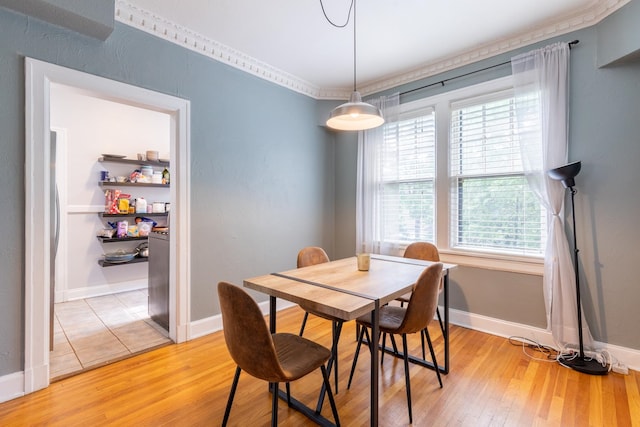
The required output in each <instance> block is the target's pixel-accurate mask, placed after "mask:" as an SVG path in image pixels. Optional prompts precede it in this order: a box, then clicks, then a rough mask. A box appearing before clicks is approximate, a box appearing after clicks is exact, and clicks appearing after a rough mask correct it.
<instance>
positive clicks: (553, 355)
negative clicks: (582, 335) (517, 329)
mask: <svg viewBox="0 0 640 427" xmlns="http://www.w3.org/2000/svg"><path fill="white" fill-rule="evenodd" d="M509 343H510V344H511V345H518V346H520V345H521V346H522V352H523V353H524V354H525V355H527V357H530V358H531V359H535V360H539V361H541V362H555V361H556V359H557V357H558V354H559V353H558V351H557V350H556V349H554V348H552V347H548V346H546V345H542V344H540V343H539V342H537V341H534V340H532V339H529V338H525V337H519V336H511V337H509ZM527 350H532V351H534V352H538V353H542V354H543V355H544V357H538V356H536V355H534V354H530V353H529V352H527Z"/></svg>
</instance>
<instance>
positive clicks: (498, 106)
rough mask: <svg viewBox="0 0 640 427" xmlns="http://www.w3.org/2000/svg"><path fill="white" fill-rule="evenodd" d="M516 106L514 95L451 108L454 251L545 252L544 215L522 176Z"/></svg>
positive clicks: (493, 96) (504, 93)
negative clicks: (457, 249) (458, 249)
mask: <svg viewBox="0 0 640 427" xmlns="http://www.w3.org/2000/svg"><path fill="white" fill-rule="evenodd" d="M514 108H515V107H514V102H513V94H512V93H511V91H502V92H499V93H494V94H491V95H487V96H483V97H480V98H476V99H472V100H465V101H461V102H455V103H452V105H451V120H450V123H451V131H450V141H449V151H450V155H449V162H450V168H449V170H450V175H451V197H450V212H451V220H450V233H451V240H450V245H451V247H452V248H463V249H480V250H488V251H498V252H508V253H514V254H521V255H531V254H534V255H539V254H542V253H543V251H544V244H545V234H546V231H545V230H546V222H545V214H544V212H543V210H542V207H541V205H540V203H539V201H538V199H537V198H536V196H535V195H534V194H533V193H532V192H531V190H529V186H528V184H527V180H526V177H525V176H524V173H523V169H522V163H521V160H520V159H521V157H520V147H519V142H518V139H517V136H516V133H515V127H516V123H515V111H514Z"/></svg>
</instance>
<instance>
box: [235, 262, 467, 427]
mask: <svg viewBox="0 0 640 427" xmlns="http://www.w3.org/2000/svg"><path fill="white" fill-rule="evenodd" d="M431 264H434V262H431V261H422V260H416V259H409V258H404V257H395V256H388V255H376V254H371V255H370V262H369V269H368V270H364V271H363V270H358V263H357V258H356V257H349V258H344V259H339V260H335V261H330V262H327V263H322V264H316V265H313V266H308V267H303V268H296V269H293V270H288V271H283V272H277V273H270V274H265V275H262V276H257V277H252V278H249V279H245V280H244V281H243V284H244V286H245V287H246V288H249V289H253V290H255V291H259V292H261V293H264V294H267V295H269V328H270V330H271V332H272V333H275V332H276V320H277V319H276V316H277V306H276V301H277V299H278V298H281V299H283V300H287V301H290V302H293V303H297V304H304V305H305V306H308V307H311V308H313V309H314V310H316V311H319V312H322V313H325V314H328V315H331V316H334V317H337V318H339V319H343V320H344V321H349V320H355V319H357V318H358V317H360V316H362V315H366V314H370V315H371V328H372V335H371V336H372V337H378V336H379V325H378V311H379V309H380V307H381V306H383V305H385V304H387V303H389V302H391V301H393V300H394V299H396V298H398V297H400V296H401V295H404V294H406V293H407V292H410V291H411V289H412V286H413V284H414V283H415V281H416V280H417V279H418V277H419V276H420V274H421V273H422V272H423V271H424V270H425V268H427V267H428V266H430V265H431ZM442 264H443V303H444V307H443V308H444V322H443V323H444V333H443V338H444V365H443V366H433V365H430V364H429V362H426V361H424V360H422V359H418V358H416V357H411V358H410V360H411V361H412V362H414V363H420V364H421V365H424V366H427V367H430V368H433V369H439V370H440V371H441V372H443V373H444V374H447V373H448V372H449V271H450V270H451V269H453V268H455V267H456V265H455V264H446V263H442ZM378 364H379V355H378V352H377V351H374V352H372V355H371V386H370V399H371V404H370V425H371V426H377V425H378V412H379V401H378V393H379V379H378V376H379V375H378ZM281 393H282V392H281ZM281 397H282V398H283V399H286V395H285V394H281ZM321 398H322V396H321ZM291 406H292V407H294V408H295V409H297V410H298V411H300V412H301V413H303V414H304V415H306V416H307V417H309V418H310V419H312V420H314V421H315V422H316V423H318V424H319V425H323V426H330V425H334V424H333V423H332V422H331V421H330V420H328V419H326V418H324V417H323V416H322V415H321V414H320V413H319V410H313V409H311V408H309V407H307V406H306V405H304V404H303V403H301V402H299V401H297V400H296V399H295V398H293V397H291Z"/></svg>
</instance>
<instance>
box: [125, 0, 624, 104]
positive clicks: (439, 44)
mask: <svg viewBox="0 0 640 427" xmlns="http://www.w3.org/2000/svg"><path fill="white" fill-rule="evenodd" d="M322 1H323V4H324V7H325V10H326V12H327V15H328V16H329V17H330V18H331V19H332V20H333V21H335V22H337V23H344V22H345V21H346V19H347V16H348V12H349V7H350V4H351V0H322ZM629 1H630V0H483V1H479V0H365V1H362V0H361V1H359V2H357V10H356V11H357V15H356V16H357V86H358V89H359V90H361V92H363V94H366V93H367V92H369V93H370V92H373V91H374V90H380V89H383V88H386V87H391V86H393V85H397V84H398V83H404V82H407V81H411V80H412V79H413V80H416V79H417V78H421V77H426V76H428V75H432V74H436V73H438V72H442V71H445V70H447V69H451V68H456V67H458V66H461V65H464V64H467V63H471V62H474V61H477V60H480V59H483V58H486V57H490V56H493V55H495V54H498V53H501V52H505V51H509V50H512V49H515V48H517V47H520V46H524V45H527V44H531V43H533V42H536V41H538V40H544V39H547V38H549V37H553V36H556V35H560V34H564V33H567V32H570V31H574V30H576V29H579V28H583V27H586V26H589V25H593V24H595V23H597V22H598V21H599V20H601V19H602V18H603V17H605V16H607V15H609V14H610V13H612V12H613V11H615V10H617V9H618V8H619V7H621V6H623V5H624V4H626V3H628V2H629ZM117 5H118V7H120V8H121V9H122V8H124V7H128V8H129V9H128V10H129V12H130V11H131V10H135V11H136V13H137V14H138V15H140V14H141V13H142V16H144V17H146V21H147V22H144V20H143V22H141V23H138V24H137V26H138V27H141V26H146V28H143V29H145V30H146V31H150V32H153V31H151V30H150V29H149V22H148V21H152V22H154V23H156V24H162V25H164V26H165V28H166V27H167V26H170V27H172V28H173V29H174V30H175V29H178V30H179V31H178V32H179V33H180V34H182V36H180V37H178V36H175V35H174V37H173V40H172V41H177V42H179V41H180V39H182V38H184V39H185V40H186V38H187V36H189V37H190V38H194V37H195V39H196V40H197V43H195V42H194V43H193V44H194V46H191V48H192V49H193V50H198V49H199V48H201V49H203V51H205V52H206V50H207V49H209V48H208V47H207V46H204V47H202V45H207V44H212V43H213V44H214V45H221V46H224V47H226V48H230V49H229V51H231V52H232V54H233V55H232V56H236V60H235V63H236V64H234V65H236V66H239V67H240V68H242V66H244V67H247V66H246V64H245V62H251V63H253V65H251V68H257V67H261V71H260V72H259V73H262V74H266V72H265V71H264V69H268V70H269V73H270V74H271V73H274V74H282V75H284V76H286V79H285V80H288V81H289V80H294V81H296V83H293V86H304V87H306V88H305V89H303V90H300V91H301V92H308V93H310V94H312V95H315V96H316V97H320V98H322V97H325V98H326V97H331V94H334V95H338V94H340V96H344V95H345V94H348V93H349V92H350V91H351V90H352V89H353V18H351V20H350V21H349V24H348V26H347V27H346V28H335V27H333V26H332V25H331V24H329V23H328V22H327V20H326V19H325V17H324V15H323V13H322V9H321V4H320V0H268V1H265V0H188V1H180V2H178V1H175V0H118V2H117ZM117 14H118V12H117ZM117 17H118V16H117ZM119 19H120V20H121V21H122V22H125V23H128V24H130V23H131V22H133V21H134V20H133V19H132V18H130V17H126V18H125V17H122V16H121V17H119ZM129 21H131V22H129ZM154 28H155V27H154ZM156 31H157V30H156ZM165 33H166V30H165ZM184 34H187V36H184ZM167 38H168V37H167ZM183 41H184V40H183ZM190 43H191V42H190ZM196 45H197V47H196ZM218 51H219V49H218ZM211 52H213V53H212V54H211V55H210V56H213V57H215V56H216V49H214V48H211ZM225 55H226V54H225ZM218 56H220V55H219V53H218ZM237 57H240V58H241V62H242V63H243V64H242V66H240V65H238V60H237ZM227 60H229V61H230V59H229V58H227ZM259 73H256V74H259ZM276 80H277V78H276ZM284 85H285V86H286V85H291V84H290V83H287V84H284ZM309 88H311V89H309ZM363 88H364V90H363ZM294 89H295V88H294ZM312 92H315V94H314V93H312Z"/></svg>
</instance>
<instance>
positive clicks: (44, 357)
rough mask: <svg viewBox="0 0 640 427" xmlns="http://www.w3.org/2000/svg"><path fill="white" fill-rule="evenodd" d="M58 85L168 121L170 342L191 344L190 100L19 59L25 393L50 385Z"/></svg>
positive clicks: (32, 60) (52, 65)
mask: <svg viewBox="0 0 640 427" xmlns="http://www.w3.org/2000/svg"><path fill="white" fill-rule="evenodd" d="M52 84H61V85H65V86H69V87H72V88H76V89H78V90H80V91H86V93H87V94H88V95H90V96H94V97H98V98H101V99H106V100H109V101H113V102H120V103H123V104H127V105H133V106H136V107H140V108H146V109H149V110H153V111H159V112H162V113H166V114H168V115H169V116H170V117H171V125H170V132H171V136H170V144H171V148H170V153H171V164H172V170H173V171H172V175H175V179H173V180H172V182H171V188H170V201H171V215H170V222H171V224H170V227H171V243H170V257H171V269H170V271H171V274H170V278H169V304H170V308H171V309H170V310H169V313H170V314H169V336H170V337H171V339H173V340H174V341H175V342H183V341H186V340H188V339H189V336H188V333H189V332H188V331H189V329H188V325H189V321H190V314H189V313H190V302H189V297H190V283H191V281H190V277H191V268H190V261H189V259H190V257H189V248H190V226H189V217H188V215H189V206H190V182H189V177H190V175H191V174H190V173H189V165H190V161H189V155H190V127H189V126H190V103H189V101H188V100H184V99H180V98H177V97H174V96H170V95H165V94H162V93H158V92H153V91H151V90H148V89H143V88H140V87H136V86H132V85H128V84H125V83H121V82H117V81H114V80H109V79H106V78H103V77H98V76H95V75H91V74H87V73H83V72H80V71H76V70H72V69H69V68H65V67H61V66H58V65H54V64H49V63H47V62H42V61H39V60H36V59H32V58H25V128H26V129H25V131H26V134H25V145H26V146H25V351H24V392H25V393H31V392H33V391H36V390H39V389H41V388H45V387H47V386H48V385H49V299H50V298H52V297H53V295H49V294H50V292H49V285H50V284H49V259H50V258H49V257H50V249H49V236H50V233H51V230H50V226H49V216H50V214H51V209H52V201H51V200H50V197H49V191H48V188H49V184H50V183H49V162H50V159H49V157H50V138H49V131H50V124H51V123H50V90H51V85H52Z"/></svg>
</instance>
